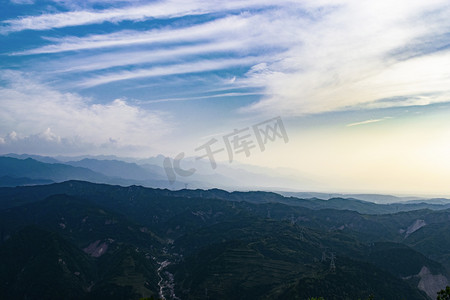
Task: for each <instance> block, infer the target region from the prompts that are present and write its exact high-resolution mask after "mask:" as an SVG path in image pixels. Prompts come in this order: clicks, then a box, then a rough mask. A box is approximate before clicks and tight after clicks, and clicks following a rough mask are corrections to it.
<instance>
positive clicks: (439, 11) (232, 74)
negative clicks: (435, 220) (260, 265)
mask: <svg viewBox="0 0 450 300" xmlns="http://www.w3.org/2000/svg"><path fill="white" fill-rule="evenodd" d="M0 7H1V9H0V19H1V20H0V152H1V153H8V152H17V153H36V154H45V155H58V154H62V155H83V154H115V155H119V156H135V157H146V156H151V155H156V154H158V153H164V154H168V155H176V154H178V153H179V152H181V151H185V152H186V153H188V154H190V155H194V154H195V153H193V149H195V148H196V147H197V146H198V145H199V144H202V143H204V142H205V140H206V139H208V138H210V137H211V136H214V135H215V136H218V137H220V136H221V135H223V134H224V133H227V132H229V131H231V130H233V129H235V128H243V127H246V126H251V125H253V124H256V123H258V122H261V121H264V120H266V119H270V118H273V117H276V116H281V117H282V119H283V121H284V122H285V125H286V128H287V129H288V132H289V135H290V142H289V144H279V145H277V146H274V147H273V148H272V149H269V150H268V151H267V152H264V153H260V154H257V155H256V154H255V155H252V157H250V158H247V157H240V158H239V157H238V158H237V159H238V160H239V159H240V160H241V161H242V162H245V163H250V164H254V165H260V166H267V167H272V168H277V167H280V168H293V169H294V170H295V171H297V172H298V173H299V174H301V175H302V176H308V177H311V178H314V180H316V181H317V182H319V186H322V187H323V189H334V190H336V189H338V188H340V189H343V190H349V189H351V188H352V183H355V184H353V186H355V185H357V186H359V187H360V190H362V191H394V192H403V193H408V191H409V189H408V187H411V186H412V187H414V188H413V189H412V190H411V192H416V193H432V192H433V191H435V192H436V193H441V194H442V193H446V194H450V191H447V188H446V184H445V182H444V180H443V179H442V178H444V177H445V176H448V175H450V163H448V161H449V159H448V157H447V156H446V155H447V154H450V153H448V151H447V150H446V149H448V148H449V147H448V146H450V142H449V143H447V142H446V140H447V137H448V130H449V129H450V124H449V122H448V121H447V117H446V116H447V115H448V112H450V110H449V105H448V103H449V101H450V54H449V48H450V19H449V18H448V16H449V15H450V4H449V3H448V1H440V0H432V1H395V2H394V1H371V2H364V1H339V0H337V1H327V0H321V1H312V0H305V1H276V2H274V1H265V0H260V1H252V0H248V1H247V0H243V1H200V0H187V1H96V0H88V1H71V0H54V1H34V0H10V1H8V0H3V1H2V2H1V4H0ZM408 145H410V146H409V148H408ZM411 147H414V149H413V150H411ZM405 151H407V152H408V154H407V155H403V153H404V152H405ZM374 157H375V158H376V157H378V159H380V160H381V162H382V163H380V162H374ZM223 159H224V160H226V157H224V158H223ZM436 168H438V169H439V170H438V172H437V171H436ZM386 170H389V173H391V174H392V178H390V177H389V176H387V177H389V178H387V177H386V176H384V178H385V179H384V180H382V179H380V176H381V177H383V176H382V175H381V174H383V172H386ZM411 174H417V175H414V176H413V175H411ZM419 174H421V176H419ZM424 175H425V176H426V178H429V179H430V180H431V181H432V182H433V183H432V184H430V183H429V182H427V180H424V179H423V178H424V177H423V176H424ZM430 176H431V177H430ZM337 177H339V178H337ZM341 177H342V178H341ZM447 178H448V177H447ZM392 182H398V184H397V186H396V185H395V184H392ZM304 188H305V189H307V188H308V187H304ZM358 191H359V190H358Z"/></svg>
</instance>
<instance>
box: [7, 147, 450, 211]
mask: <svg viewBox="0 0 450 300" xmlns="http://www.w3.org/2000/svg"><path fill="white" fill-rule="evenodd" d="M164 158H165V157H164V156H162V155H159V156H156V157H152V158H148V159H133V158H119V157H116V156H80V157H63V156H59V157H55V158H53V157H48V156H39V155H29V154H20V155H19V154H13V153H10V154H4V155H3V156H0V166H1V170H0V186H17V185H29V184H45V183H52V182H62V181H66V180H71V179H73V180H85V181H91V182H97V183H109V184H119V185H124V186H126V185H142V186H146V187H159V188H169V189H182V188H185V187H189V188H193V189H195V188H202V189H208V188H222V189H225V190H270V191H275V192H277V193H279V194H281V195H284V196H288V197H289V196H292V197H297V198H305V199H309V198H318V199H324V200H328V199H331V198H345V199H348V198H352V199H358V200H364V201H369V202H374V203H378V204H389V203H398V202H410V203H415V202H416V203H421V202H423V200H426V202H427V203H428V204H448V203H450V200H449V199H446V198H432V197H414V196H392V195H382V194H343V193H323V192H322V193H320V192H299V191H298V190H301V189H302V188H301V186H302V183H303V182H306V183H307V184H306V185H308V183H310V180H307V179H305V178H289V175H287V174H286V173H283V172H278V171H277V170H272V169H268V168H260V167H253V166H247V165H242V164H238V165H236V166H235V167H232V166H229V165H226V164H219V166H218V168H217V169H216V170H212V169H211V166H210V164H209V162H206V161H201V160H200V161H196V160H195V159H189V158H186V159H185V161H183V168H185V169H190V168H195V169H196V173H194V174H192V175H190V176H188V177H178V178H177V180H176V181H175V182H174V183H170V182H169V180H168V177H167V174H166V172H165V170H164V166H163V160H164ZM293 187H298V188H293Z"/></svg>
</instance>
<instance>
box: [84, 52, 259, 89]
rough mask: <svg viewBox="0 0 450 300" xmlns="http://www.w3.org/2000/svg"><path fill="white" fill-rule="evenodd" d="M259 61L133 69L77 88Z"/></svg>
mask: <svg viewBox="0 0 450 300" xmlns="http://www.w3.org/2000/svg"><path fill="white" fill-rule="evenodd" d="M259 59H260V58H257V57H253V58H249V57H245V58H237V59H222V60H202V61H199V62H193V63H186V64H175V65H169V66H162V67H154V68H150V69H135V70H132V71H121V72H113V73H110V74H104V75H98V76H95V77H92V78H87V79H84V80H83V81H81V82H80V83H79V84H78V86H80V87H83V88H88V87H93V86H97V85H102V84H107V83H111V82H116V81H121V80H130V79H138V78H146V77H156V76H168V75H179V74H192V73H199V72H210V71H214V70H224V69H229V68H233V67H236V66H242V65H251V64H254V63H255V62H256V61H258V60H259Z"/></svg>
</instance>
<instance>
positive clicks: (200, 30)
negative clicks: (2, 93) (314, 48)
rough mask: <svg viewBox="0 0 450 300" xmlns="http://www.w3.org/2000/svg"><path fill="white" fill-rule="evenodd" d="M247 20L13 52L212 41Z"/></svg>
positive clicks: (67, 40) (64, 41) (59, 41)
mask: <svg viewBox="0 0 450 300" xmlns="http://www.w3.org/2000/svg"><path fill="white" fill-rule="evenodd" d="M253 19H255V18H253ZM250 21H252V20H251V18H249V17H245V16H230V17H225V18H221V19H217V20H214V21H211V22H206V23H203V24H200V25H194V26H189V27H182V28H170V27H168V28H163V29H155V30H148V31H134V30H124V31H118V32H114V33H109V34H96V35H88V36H85V37H76V36H68V37H63V38H53V37H46V38H45V39H46V40H48V41H50V42H53V43H54V44H51V45H47V46H43V47H40V48H37V49H31V50H26V51H22V52H17V53H13V55H30V54H42V53H59V52H66V51H74V50H88V49H99V48H107V47H123V46H133V45H140V44H151V43H170V42H177V43H179V42H183V41H190V40H206V39H212V40H215V39H216V37H217V36H223V35H224V34H228V35H230V34H233V33H237V32H239V31H240V30H243V29H244V28H245V27H247V28H248V24H249V22H250ZM255 21H258V20H253V21H252V23H253V24H254V22H255ZM260 21H261V20H260Z"/></svg>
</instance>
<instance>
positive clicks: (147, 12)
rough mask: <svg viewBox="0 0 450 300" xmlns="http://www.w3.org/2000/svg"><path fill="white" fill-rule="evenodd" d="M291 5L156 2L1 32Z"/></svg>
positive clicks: (7, 25) (23, 23)
mask: <svg viewBox="0 0 450 300" xmlns="http://www.w3.org/2000/svg"><path fill="white" fill-rule="evenodd" d="M290 2H291V1H279V2H277V3H273V1H266V0H262V1H249V0H243V1H242V0H241V1H206V0H189V1H174V0H169V1H157V2H153V3H151V4H144V5H137V6H133V5H129V6H124V7H120V8H109V9H103V10H81V11H69V12H62V13H45V14H42V15H38V16H25V17H21V18H17V19H10V20H5V21H3V24H4V25H3V27H2V29H1V31H0V32H2V33H9V32H16V31H22V30H48V29H52V28H63V27H69V26H82V25H89V24H101V23H104V22H113V23H117V22H121V21H125V20H130V21H145V20H148V19H150V18H164V19H167V18H176V17H183V16H192V15H200V14H208V13H214V12H226V11H233V10H242V9H250V8H258V7H267V6H268V7H271V6H278V5H280V4H283V3H290Z"/></svg>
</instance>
